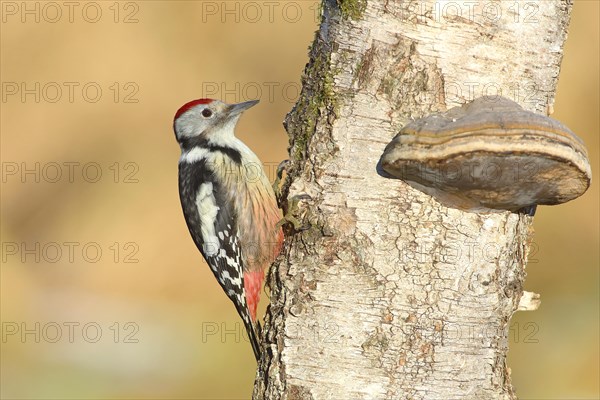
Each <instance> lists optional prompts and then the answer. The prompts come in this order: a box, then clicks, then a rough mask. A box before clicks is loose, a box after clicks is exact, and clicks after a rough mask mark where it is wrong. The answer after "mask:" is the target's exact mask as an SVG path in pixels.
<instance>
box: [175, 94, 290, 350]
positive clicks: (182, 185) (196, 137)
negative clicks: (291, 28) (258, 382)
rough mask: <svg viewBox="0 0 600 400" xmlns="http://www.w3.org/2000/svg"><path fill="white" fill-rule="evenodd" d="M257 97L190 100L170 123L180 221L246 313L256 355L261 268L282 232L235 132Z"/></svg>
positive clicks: (259, 171) (257, 165) (256, 166)
mask: <svg viewBox="0 0 600 400" xmlns="http://www.w3.org/2000/svg"><path fill="white" fill-rule="evenodd" d="M257 103H258V100H254V101H247V102H244V103H239V104H225V103H223V102H221V101H219V100H212V99H198V100H193V101H190V102H189V103H186V104H184V105H183V106H182V107H181V108H180V109H179V110H178V111H177V113H176V114H175V118H174V121H173V129H174V131H175V137H176V138H177V141H178V142H179V145H180V147H181V158H180V159H179V196H180V199H181V206H182V208H183V214H184V216H185V221H186V223H187V226H188V229H189V231H190V234H191V235H192V239H193V240H194V243H195V244H196V246H197V247H198V249H199V250H200V252H201V253H202V255H203V256H204V259H205V260H206V262H207V263H208V265H209V267H210V269H211V270H212V272H213V274H214V275H215V277H216V278H217V280H218V281H219V284H220V285H221V287H222V288H223V290H224V291H225V293H226V294H227V296H228V297H229V299H230V300H231V301H232V302H233V304H234V305H235V308H236V310H237V312H238V314H239V315H240V317H241V318H242V320H243V321H244V325H245V327H246V330H247V332H248V337H249V338H250V343H251V344H252V349H253V350H254V355H255V357H256V359H257V360H258V359H259V358H260V345H259V343H260V341H259V334H258V332H259V329H260V327H259V325H258V322H257V321H256V306H257V305H258V301H259V297H260V290H261V287H262V282H263V279H264V271H265V269H266V268H268V266H269V265H270V264H271V263H272V262H273V260H274V259H275V258H276V257H277V255H278V254H279V251H280V249H281V245H282V242H283V232H282V230H281V228H280V227H279V225H278V222H279V221H280V220H281V212H280V210H279V208H278V207H277V201H276V200H275V194H274V192H273V188H272V187H271V184H270V182H269V180H268V178H267V176H266V174H265V172H264V169H263V167H262V164H261V162H260V160H259V159H258V157H257V156H256V155H255V154H254V153H253V152H252V151H251V150H250V149H249V148H248V147H247V146H246V145H245V144H244V143H243V142H242V141H241V140H239V139H238V138H236V137H235V136H234V129H235V126H236V124H237V121H238V119H239V118H240V116H241V114H242V112H243V111H244V110H246V109H248V108H250V107H252V106H253V105H255V104H257Z"/></svg>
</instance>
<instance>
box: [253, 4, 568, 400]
mask: <svg viewBox="0 0 600 400" xmlns="http://www.w3.org/2000/svg"><path fill="white" fill-rule="evenodd" d="M448 4H454V5H456V7H457V8H455V10H458V11H453V10H452V9H450V8H447V7H446V6H448ZM445 7H446V8H445ZM494 10H495V11H498V10H499V12H500V15H499V16H498V17H497V18H493V14H490V13H492V12H494ZM570 10H571V3H570V2H567V1H560V0H547V1H529V2H525V1H518V2H498V1H489V2H438V3H436V2H428V1H419V2H407V1H402V2H400V1H393V0H368V1H364V0H363V1H360V0H337V1H333V0H325V2H324V4H323V17H322V22H321V26H320V30H319V32H318V33H317V35H316V38H315V41H314V43H313V46H312V48H311V51H310V61H309V63H308V65H307V67H306V70H305V74H304V76H303V89H302V93H301V95H300V99H299V101H298V103H297V104H296V106H295V107H294V109H293V110H292V112H291V113H290V114H289V115H288V117H287V119H286V128H287V130H288V133H289V135H290V157H291V166H290V168H289V170H288V176H287V179H286V182H285V184H284V187H283V198H284V199H287V200H288V202H287V204H288V205H289V204H290V201H289V199H291V198H293V197H294V196H297V195H300V194H308V195H310V197H311V199H310V200H307V201H302V202H301V203H300V204H299V208H298V210H295V212H296V214H297V215H298V216H299V218H300V219H301V220H302V221H303V222H304V224H305V227H306V228H307V229H305V230H303V231H300V232H294V231H293V230H292V229H291V228H290V229H288V231H287V233H286V235H287V237H286V246H285V250H284V254H283V255H282V256H280V257H279V259H278V261H277V262H276V264H274V266H273V268H272V270H271V273H270V276H269V284H270V287H271V305H270V306H269V309H268V311H267V315H266V318H265V333H264V336H265V337H264V340H265V343H266V344H265V349H266V351H265V352H264V353H265V354H264V356H263V359H262V360H261V361H260V364H259V371H258V375H257V380H256V383H255V389H254V398H255V399H279V398H285V399H363V398H364V399H366V398H368V399H383V398H394V399H428V400H430V399H440V400H442V399H443V400H448V399H477V400H481V399H514V398H516V395H515V393H514V390H513V388H512V386H511V383H510V370H509V369H508V368H507V366H506V356H507V352H508V329H509V320H510V317H511V316H512V314H513V313H514V312H515V311H516V310H517V309H518V308H519V304H520V300H521V297H522V295H523V282H524V277H525V272H524V268H525V265H526V262H527V253H528V249H529V246H528V243H529V241H530V240H531V234H532V226H531V225H532V222H533V219H532V217H529V216H526V215H523V214H518V213H511V212H489V213H473V212H463V211H460V210H457V209H453V208H446V207H444V206H443V205H441V204H440V203H438V202H437V201H436V200H435V199H433V198H431V197H429V196H428V195H426V194H424V193H421V192H420V191H417V190H415V189H413V188H411V187H410V186H408V185H407V184H405V183H404V182H402V181H400V180H395V179H389V178H386V177H384V176H383V174H382V173H381V171H380V169H379V168H378V161H379V158H380V156H381V154H382V152H383V150H384V148H385V146H386V145H387V143H389V142H390V140H391V139H392V138H393V137H394V135H395V134H396V133H397V132H398V130H399V128H400V127H402V126H403V125H404V124H406V123H407V121H410V120H411V119H413V118H419V117H422V116H423V115H426V114H429V113H431V112H436V111H444V110H446V109H447V108H450V107H453V106H456V105H460V104H463V103H465V102H467V101H470V100H473V99H474V98H475V97H479V96H482V95H493V94H496V93H498V94H502V95H503V96H505V97H508V98H511V99H513V100H515V101H516V102H518V103H520V104H521V105H522V106H523V107H525V108H526V109H529V110H532V111H538V112H549V111H550V110H551V109H552V104H553V101H554V92H555V88H556V84H557V79H558V73H559V70H560V62H561V58H562V48H563V44H564V40H565V38H566V27H567V25H568V22H569V15H570ZM459 11H460V15H459ZM496 15H498V14H497V13H496ZM527 298H528V299H529V300H527V301H521V308H520V309H522V310H527V309H534V308H536V307H537V303H539V300H538V299H537V298H536V297H535V295H533V294H529V295H528V297H527ZM532 299H534V300H535V302H533V303H535V304H533V305H532ZM536 302H537V303H536Z"/></svg>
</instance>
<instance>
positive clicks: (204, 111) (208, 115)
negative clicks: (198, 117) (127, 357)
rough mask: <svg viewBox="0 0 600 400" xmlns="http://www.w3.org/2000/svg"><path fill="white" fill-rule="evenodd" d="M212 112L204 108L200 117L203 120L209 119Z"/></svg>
mask: <svg viewBox="0 0 600 400" xmlns="http://www.w3.org/2000/svg"><path fill="white" fill-rule="evenodd" d="M212 114H213V113H212V111H211V110H210V109H208V108H205V109H204V110H202V116H203V117H204V118H209V117H210V116H212Z"/></svg>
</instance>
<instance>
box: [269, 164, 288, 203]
mask: <svg viewBox="0 0 600 400" xmlns="http://www.w3.org/2000/svg"><path fill="white" fill-rule="evenodd" d="M289 165H290V160H283V161H282V162H280V163H279V165H278V166H277V176H276V177H275V181H274V182H273V185H272V186H273V192H275V197H276V198H277V199H278V200H279V197H280V196H281V188H280V187H279V183H280V182H281V177H282V176H283V171H285V170H287V168H288V166H289Z"/></svg>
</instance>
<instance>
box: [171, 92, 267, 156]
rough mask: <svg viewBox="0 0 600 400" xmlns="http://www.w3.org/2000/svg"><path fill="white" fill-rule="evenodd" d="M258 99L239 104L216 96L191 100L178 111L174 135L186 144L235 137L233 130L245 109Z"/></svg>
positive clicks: (222, 140) (225, 140)
mask: <svg viewBox="0 0 600 400" xmlns="http://www.w3.org/2000/svg"><path fill="white" fill-rule="evenodd" d="M257 103H258V100H251V101H246V102H243V103H237V104H226V103H223V102H222V101H220V100H213V99H198V100H192V101H190V102H188V103H186V104H184V105H183V106H181V107H180V108H179V110H177V112H176V113H175V118H174V119H173V130H174V131H175V137H176V138H177V141H178V142H179V144H180V145H181V146H182V147H183V148H185V147H189V146H188V144H191V143H194V142H196V141H203V142H208V143H214V144H219V143H222V142H227V141H228V140H231V139H233V131H234V128H235V125H236V124H237V121H238V119H239V118H240V116H241V114H242V112H243V111H245V110H247V109H248V108H250V107H252V106H254V105H256V104H257Z"/></svg>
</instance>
